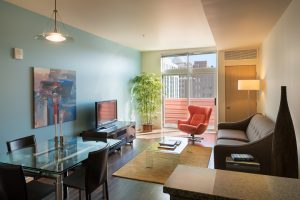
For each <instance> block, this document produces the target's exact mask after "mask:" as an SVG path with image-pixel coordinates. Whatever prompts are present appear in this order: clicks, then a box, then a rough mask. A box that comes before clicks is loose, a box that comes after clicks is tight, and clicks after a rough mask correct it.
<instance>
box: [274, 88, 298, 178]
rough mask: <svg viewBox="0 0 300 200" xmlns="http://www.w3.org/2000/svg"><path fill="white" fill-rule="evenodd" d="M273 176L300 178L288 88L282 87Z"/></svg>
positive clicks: (277, 120)
mask: <svg viewBox="0 0 300 200" xmlns="http://www.w3.org/2000/svg"><path fill="white" fill-rule="evenodd" d="M272 175H274V176H282V177H289V178H298V155H297V144H296V136H295V130H294V125H293V121H292V117H291V114H290V110H289V106H288V102H287V95H286V86H281V99H280V106H279V110H278V114H277V119H276V124H275V129H274V134H273V142H272Z"/></svg>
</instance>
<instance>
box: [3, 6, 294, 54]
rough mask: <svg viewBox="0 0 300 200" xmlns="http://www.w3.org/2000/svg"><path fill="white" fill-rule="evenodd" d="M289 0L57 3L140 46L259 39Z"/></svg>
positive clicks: (106, 34)
mask: <svg viewBox="0 0 300 200" xmlns="http://www.w3.org/2000/svg"><path fill="white" fill-rule="evenodd" d="M7 1H8V2H10V3H13V4H16V5H18V6H20V7H23V8H26V9H28V10H31V11H33V12H36V13H39V14H41V15H44V16H46V17H50V16H51V15H52V10H53V7H54V0H26V1H24V0H7ZM290 1H291V0H202V1H201V0H88V1H82V0H57V9H58V11H59V15H60V16H61V19H62V21H63V22H64V23H66V24H69V25H71V26H73V27H76V28H79V29H81V30H84V31H87V32H90V33H93V34H95V35H97V36H100V37H103V38H106V39H108V40H111V41H115V42H117V43H120V44H123V45H125V46H129V47H132V48H135V49H138V50H141V51H150V50H166V49H184V48H199V47H211V46H216V47H217V48H218V49H231V48H239V47H244V46H253V45H258V44H260V43H261V42H262V41H263V39H264V38H265V37H266V35H267V34H268V32H269V31H270V30H271V28H272V27H273V25H274V24H275V23H276V21H277V20H278V19H279V17H280V16H281V14H282V13H283V11H284V10H285V9H286V7H287V6H288V4H289V3H290ZM41 31H42V30H41ZM70 34H71V35H72V33H70ZM75 40H76V38H75Z"/></svg>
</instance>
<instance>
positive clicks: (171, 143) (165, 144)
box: [159, 139, 176, 146]
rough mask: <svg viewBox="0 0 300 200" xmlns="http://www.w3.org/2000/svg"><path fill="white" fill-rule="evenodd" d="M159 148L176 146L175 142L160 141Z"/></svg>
mask: <svg viewBox="0 0 300 200" xmlns="http://www.w3.org/2000/svg"><path fill="white" fill-rule="evenodd" d="M159 145H160V146H175V145H176V140H167V139H162V140H161V141H160V142H159Z"/></svg>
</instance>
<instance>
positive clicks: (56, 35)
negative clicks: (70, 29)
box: [35, 0, 73, 43]
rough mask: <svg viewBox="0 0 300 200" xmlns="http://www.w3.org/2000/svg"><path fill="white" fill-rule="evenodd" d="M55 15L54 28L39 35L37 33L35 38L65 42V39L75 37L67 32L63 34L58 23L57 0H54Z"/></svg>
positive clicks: (68, 39)
mask: <svg viewBox="0 0 300 200" xmlns="http://www.w3.org/2000/svg"><path fill="white" fill-rule="evenodd" d="M53 15H54V19H53V21H52V24H53V26H52V28H49V30H50V31H48V32H43V33H41V34H39V35H36V36H35V39H38V40H48V41H50V42H55V43H59V42H64V41H73V38H72V37H71V36H69V35H67V34H63V33H62V32H61V31H60V28H59V26H58V23H57V16H58V11H57V9H56V0H54V10H53Z"/></svg>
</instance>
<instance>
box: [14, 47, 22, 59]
mask: <svg viewBox="0 0 300 200" xmlns="http://www.w3.org/2000/svg"><path fill="white" fill-rule="evenodd" d="M13 52H14V59H18V60H22V59H23V49H19V48H14V51H13Z"/></svg>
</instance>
